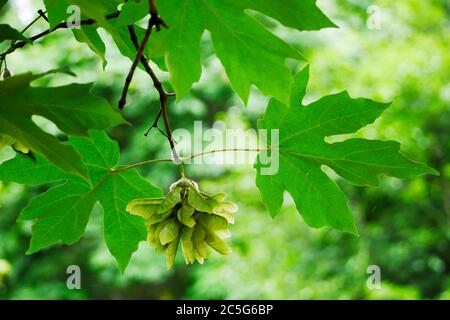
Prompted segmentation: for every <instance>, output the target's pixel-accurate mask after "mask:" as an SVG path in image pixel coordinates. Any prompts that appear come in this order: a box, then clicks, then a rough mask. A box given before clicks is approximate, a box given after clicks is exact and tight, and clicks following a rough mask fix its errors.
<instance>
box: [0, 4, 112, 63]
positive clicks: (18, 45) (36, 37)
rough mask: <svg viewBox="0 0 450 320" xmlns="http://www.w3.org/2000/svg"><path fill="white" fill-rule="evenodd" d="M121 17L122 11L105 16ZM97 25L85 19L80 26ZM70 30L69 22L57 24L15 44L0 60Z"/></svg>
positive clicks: (106, 17) (93, 21)
mask: <svg viewBox="0 0 450 320" xmlns="http://www.w3.org/2000/svg"><path fill="white" fill-rule="evenodd" d="M119 15H120V11H116V12H113V13H111V14H108V15H107V16H105V19H106V20H110V19H115V18H117V17H118V16H119ZM96 23H97V21H96V20H94V19H84V20H81V21H80V25H82V26H87V25H93V24H96ZM70 28H71V27H69V26H68V25H67V22H65V21H64V22H61V23H59V24H57V25H56V26H55V27H53V28H50V29H47V30H45V31H43V32H41V33H38V34H36V35H34V36H32V37H30V38H28V40H27V41H19V42H16V43H14V44H13V45H11V46H10V47H9V48H8V49H7V50H6V51H5V52H3V53H2V54H0V59H3V58H5V57H6V56H7V55H8V54H10V53H13V52H14V51H16V50H17V49H20V48H23V47H25V46H26V45H27V44H29V43H32V42H34V41H36V40H39V39H41V38H43V37H45V36H46V35H49V34H50V33H53V32H54V31H56V30H59V29H70Z"/></svg>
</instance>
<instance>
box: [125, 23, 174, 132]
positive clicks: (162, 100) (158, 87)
mask: <svg viewBox="0 0 450 320" xmlns="http://www.w3.org/2000/svg"><path fill="white" fill-rule="evenodd" d="M128 33H129V34H130V39H131V42H132V43H133V45H134V47H135V48H136V50H138V49H139V43H138V39H137V35H136V30H135V28H134V26H133V25H129V26H128ZM141 64H142V65H143V66H144V69H145V71H146V72H147V74H148V75H149V76H150V78H151V79H152V81H153V86H154V87H155V88H156V90H157V91H158V94H159V100H160V107H159V112H158V115H157V116H156V118H155V120H154V121H153V123H152V125H151V127H150V128H149V129H148V131H147V132H146V133H145V136H148V134H149V133H150V131H151V130H152V129H153V128H156V129H158V131H159V132H161V133H162V134H163V135H164V136H165V137H167V134H166V133H164V132H163V131H162V130H161V129H160V128H159V127H158V122H159V119H160V117H161V109H162V108H161V106H162V105H164V107H165V106H166V105H167V99H168V98H169V97H173V96H175V94H174V93H170V92H166V91H165V90H164V87H163V85H162V83H161V81H160V80H159V79H158V77H157V76H156V74H155V72H154V71H153V69H152V68H151V67H150V65H149V63H148V61H147V59H146V58H145V56H144V55H143V56H142V57H141Z"/></svg>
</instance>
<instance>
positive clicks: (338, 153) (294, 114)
mask: <svg viewBox="0 0 450 320" xmlns="http://www.w3.org/2000/svg"><path fill="white" fill-rule="evenodd" d="M308 78H309V71H308V68H305V69H304V70H303V71H302V72H300V73H299V74H298V75H297V76H296V77H295V80H294V82H293V84H292V88H291V97H290V104H289V105H285V104H283V103H281V102H279V101H277V100H275V99H272V100H271V102H270V104H269V106H268V108H267V111H266V114H265V116H264V118H263V119H262V120H261V121H260V122H259V128H260V129H279V143H278V144H276V143H272V142H270V141H269V144H270V145H271V148H272V152H279V170H278V172H277V173H276V174H275V175H263V174H262V168H264V167H266V165H264V164H263V161H262V160H261V156H259V157H258V159H257V163H256V165H255V166H256V168H257V177H256V184H257V186H258V188H259V190H260V192H261V196H262V199H263V202H264V203H265V204H266V206H267V208H268V210H269V212H270V213H271V215H272V216H275V215H276V214H277V213H278V212H279V210H280V208H281V206H282V204H283V193H284V191H288V192H289V193H290V195H291V196H292V198H293V199H294V201H295V204H296V207H297V209H298V211H299V212H300V213H301V214H302V216H303V218H304V220H305V222H306V223H307V224H309V225H310V226H313V227H317V228H318V227H323V226H330V227H333V228H336V229H339V230H342V231H347V232H351V233H357V231H356V226H355V221H354V218H353V215H352V213H351V211H350V209H349V207H348V204H347V198H346V196H345V194H344V193H343V192H342V191H341V190H340V188H339V187H338V186H337V184H336V183H335V182H334V181H332V180H331V179H330V178H329V177H328V176H327V175H326V174H325V173H324V172H323V171H322V169H321V166H323V165H325V166H328V167H330V168H331V169H333V170H334V171H335V172H336V173H337V174H338V175H340V176H341V177H342V178H343V179H345V180H347V181H348V182H350V183H352V184H354V185H358V186H376V185H378V178H379V176H380V175H386V176H392V177H398V178H404V179H406V178H414V177H416V176H418V175H422V174H427V173H429V174H438V173H437V172H436V171H435V170H433V169H431V168H429V167H427V166H426V165H425V164H422V163H418V162H414V161H411V160H409V159H408V158H406V157H405V156H404V155H402V154H401V153H400V152H399V150H400V144H399V143H397V142H394V141H378V140H365V139H348V140H345V141H343V142H337V143H327V142H325V137H329V136H334V135H341V134H348V133H353V132H356V131H357V130H359V129H360V128H362V127H364V126H366V125H368V124H370V123H372V122H373V121H375V120H376V119H377V118H378V117H379V116H380V115H381V114H382V113H383V111H384V110H385V109H386V108H387V107H388V104H383V103H377V102H374V101H371V100H367V99H352V98H350V96H349V95H348V94H347V93H346V92H342V93H339V94H335V95H331V96H327V97H324V98H322V99H320V100H318V101H316V102H313V103H311V104H310V105H307V106H303V105H302V104H301V101H302V100H303V97H304V95H305V92H306V86H307V82H308Z"/></svg>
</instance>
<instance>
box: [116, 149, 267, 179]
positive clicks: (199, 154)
mask: <svg viewBox="0 0 450 320" xmlns="http://www.w3.org/2000/svg"><path fill="white" fill-rule="evenodd" d="M270 150H271V148H270V147H268V148H256V149H250V148H232V149H216V150H210V151H205V152H200V153H196V154H193V155H191V156H188V157H183V158H178V159H173V158H170V159H169V158H167V159H151V160H147V161H142V162H138V163H135V164H132V165H129V166H126V167H123V168H121V169H116V168H111V169H110V172H111V173H121V172H124V171H128V170H131V169H135V168H137V167H142V166H145V165H147V164H154V163H162V162H178V161H181V162H182V163H183V162H185V161H190V160H193V159H195V158H198V157H202V156H206V155H210V154H215V153H222V152H264V151H270Z"/></svg>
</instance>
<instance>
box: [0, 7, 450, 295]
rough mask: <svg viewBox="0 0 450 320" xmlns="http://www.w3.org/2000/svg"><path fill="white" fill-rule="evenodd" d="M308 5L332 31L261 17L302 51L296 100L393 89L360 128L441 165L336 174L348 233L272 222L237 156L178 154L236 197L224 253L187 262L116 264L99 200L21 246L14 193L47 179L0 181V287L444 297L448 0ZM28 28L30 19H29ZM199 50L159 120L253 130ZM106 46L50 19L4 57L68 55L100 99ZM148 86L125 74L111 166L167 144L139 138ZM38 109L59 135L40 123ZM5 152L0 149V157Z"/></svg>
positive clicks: (149, 170)
mask: <svg viewBox="0 0 450 320" xmlns="http://www.w3.org/2000/svg"><path fill="white" fill-rule="evenodd" d="M12 2H13V4H16V3H18V2H14V1H12ZM29 3H30V6H29V7H28V8H27V9H26V10H25V9H23V8H22V10H21V11H22V15H20V16H19V17H16V15H15V12H16V11H17V10H18V9H19V8H14V10H12V9H11V8H10V9H9V10H5V12H4V13H3V16H1V17H0V19H1V20H2V21H3V20H4V21H7V22H8V23H10V24H11V25H13V26H15V27H17V28H18V29H20V28H21V27H22V26H24V25H26V23H28V22H29V21H30V17H33V16H34V14H35V12H36V10H37V9H39V8H38V7H37V5H38V4H39V1H30V2H29ZM318 4H319V6H320V7H321V8H322V9H323V10H324V12H325V13H326V14H327V15H328V16H329V17H330V18H332V20H333V21H334V22H336V24H337V25H339V26H340V27H341V28H340V29H337V30H330V29H326V30H322V31H320V32H311V33H307V32H304V33H300V32H294V31H290V30H287V29H285V28H283V27H280V26H279V25H277V24H275V23H274V22H273V21H272V20H270V21H265V22H266V23H267V24H269V25H271V26H272V27H273V28H274V30H275V31H276V32H277V34H280V35H282V37H283V38H286V39H289V41H290V42H292V43H295V44H296V45H297V46H298V47H299V48H301V49H302V52H305V53H306V58H307V59H308V60H309V62H310V63H311V79H310V87H309V92H308V94H307V100H311V101H312V100H314V99H316V98H318V97H320V96H323V95H326V94H329V93H330V92H333V91H336V92H337V91H341V90H348V91H349V92H350V94H351V95H352V96H354V97H359V96H364V97H369V98H373V99H375V100H379V101H391V100H393V101H394V103H393V105H392V106H391V107H390V108H389V109H388V110H387V112H385V113H384V115H383V117H382V118H381V119H380V120H378V121H377V122H376V123H375V124H374V125H372V126H369V127H367V128H366V129H364V130H362V131H360V132H359V135H360V136H361V137H366V138H380V139H387V138H389V139H395V140H398V141H400V142H401V143H402V145H403V151H404V152H405V153H406V154H408V155H410V156H411V157H413V158H414V159H417V160H420V161H423V162H426V163H428V164H429V165H430V166H432V167H434V168H436V169H437V170H438V171H440V172H441V176H440V177H434V176H424V177H421V178H417V179H415V180H412V181H400V180H396V179H387V178H383V179H382V184H381V186H380V187H379V188H356V187H351V186H349V185H348V184H346V183H343V184H342V185H341V186H342V188H344V190H345V192H346V193H347V194H348V195H349V197H350V202H351V206H352V208H353V209H354V211H355V212H356V215H357V223H358V227H359V232H360V235H361V236H360V237H359V238H357V237H354V236H352V235H348V234H343V233H341V232H338V231H333V230H329V229H321V230H315V229H312V228H310V227H307V226H306V225H305V224H304V223H303V221H302V218H301V217H300V215H299V214H298V213H297V212H296V210H295V207H294V204H293V202H292V201H288V203H287V204H286V205H285V206H284V207H283V209H282V212H281V214H280V215H278V216H277V217H276V218H275V219H274V220H272V219H271V218H270V216H269V214H268V213H267V211H266V209H265V208H264V206H263V204H262V202H261V199H260V195H259V192H258V190H257V189H256V186H255V184H254V175H255V173H254V170H253V169H252V168H251V167H250V166H238V167H219V166H190V167H189V168H188V175H189V176H190V177H192V178H194V179H196V180H198V181H199V182H200V186H201V187H202V189H204V190H205V191H208V192H210V193H215V192H219V191H226V192H227V193H228V194H229V198H230V199H231V200H232V201H234V202H236V203H237V204H238V205H239V207H240V210H239V213H238V216H237V223H236V225H235V226H233V227H232V232H233V238H232V241H231V246H232V248H233V249H234V253H233V255H231V256H230V257H222V256H219V255H214V256H213V257H212V258H211V259H210V260H208V261H207V262H206V263H205V265H203V266H200V265H194V266H191V267H185V266H184V262H183V261H182V259H177V261H176V264H175V267H174V269H172V270H171V271H167V270H166V268H165V260H164V256H163V255H157V254H156V253H155V252H154V251H153V249H151V248H149V246H148V245H147V244H146V243H142V244H141V246H140V249H139V251H138V252H137V253H136V254H134V256H133V257H132V260H131V262H130V265H129V267H128V269H127V271H126V273H125V275H121V274H120V271H119V270H118V268H117V266H116V262H115V261H114V260H113V258H112V257H111V255H110V254H109V253H108V252H107V249H106V246H105V244H104V242H103V240H102V239H101V236H100V235H101V234H102V226H101V214H100V209H99V208H97V210H95V212H94V213H93V219H92V221H91V222H90V224H89V226H88V230H87V234H86V235H85V236H84V237H83V238H82V239H81V241H80V242H78V243H77V244H75V245H73V246H70V247H66V246H65V247H53V248H50V249H48V250H44V251H42V252H39V253H37V254H34V255H31V256H25V255H24V252H25V251H26V249H27V247H28V240H29V236H30V229H31V228H30V224H28V223H20V224H17V223H16V219H17V217H18V214H19V212H20V210H21V209H22V208H23V207H24V206H25V205H26V203H27V202H28V200H29V199H30V198H31V197H32V196H33V195H35V194H37V193H39V192H42V191H43V190H45V187H38V188H36V187H24V186H21V185H17V184H10V183H8V184H0V298H10V299H43V298H47V299H57V298H63V299H66V298H67V299H72V298H83V299H89V298H90V299H98V298H113V299H115V298H125V299H127V298H156V299H171V298H188V299H196V298H227V299H246V298H247V299H248V298H261V299H319V298H323V299H345V298H358V299H374V298H385V299H401V298H410V299H418V298H442V299H446V298H450V289H449V288H450V223H449V222H450V161H449V158H450V130H449V128H450V108H449V105H450V55H449V54H448V53H449V52H450V19H449V17H450V4H449V3H448V1H446V0H429V1H423V0H405V1H387V0H378V1H361V0H358V1H356V0H353V1H352V0H346V1H337V0H334V1H319V2H318ZM373 4H376V5H378V6H379V8H380V10H381V17H382V24H381V29H380V30H370V29H369V28H367V25H366V22H367V19H368V13H367V8H368V6H370V5H373ZM27 13H29V14H30V16H26V14H27ZM22 18H23V20H21V19H22ZM33 28H35V31H39V30H41V28H42V25H41V26H40V25H39V24H37V25H36V26H35V27H33ZM105 38H106V40H108V36H106V37H105ZM108 47H110V46H108ZM0 49H2V50H3V48H0ZM0 51H1V50H0ZM202 51H203V53H204V57H203V61H204V68H206V71H205V72H204V74H203V76H202V80H201V82H200V83H199V84H198V85H196V86H195V88H194V90H193V91H192V92H191V93H190V94H189V95H188V96H187V97H186V98H184V99H182V100H181V101H180V102H179V103H177V104H171V105H170V106H169V110H170V117H171V119H172V125H173V127H175V128H181V127H183V128H189V127H190V126H192V123H193V121H194V120H196V119H204V120H205V121H204V125H205V126H212V125H214V124H215V123H217V122H218V121H222V122H225V123H226V124H227V126H229V127H241V128H254V127H255V126H256V120H257V119H258V118H261V116H262V115H263V113H264V111H265V110H264V109H265V106H266V105H267V99H266V98H265V97H263V96H261V95H260V94H258V93H257V92H256V91H254V92H252V95H251V98H250V102H249V106H248V107H244V106H243V105H242V102H241V101H240V100H239V98H238V97H237V96H236V95H235V94H234V93H233V92H232V90H231V89H230V86H229V85H228V83H227V82H226V80H225V76H224V72H223V70H222V67H220V64H219V63H218V62H217V59H216V58H214V57H212V56H211V51H212V49H211V47H210V45H209V44H208V43H207V42H205V43H204V44H203V48H202ZM106 54H107V57H108V59H107V60H108V61H110V63H109V64H108V66H107V67H106V71H105V72H103V71H102V61H100V59H98V57H96V56H94V55H93V54H92V53H91V52H90V51H89V49H88V48H87V47H86V46H85V45H83V44H80V43H78V42H76V41H75V40H74V39H73V37H72V36H71V35H70V34H69V33H68V32H67V31H66V32H64V31H63V32H58V33H55V34H52V35H51V36H49V37H47V38H45V39H44V40H43V41H42V42H40V43H39V44H35V45H33V46H29V47H28V48H26V49H23V50H18V51H17V52H16V53H14V54H13V55H11V56H10V57H9V58H8V65H9V67H10V69H11V71H12V72H13V73H15V74H17V73H21V72H26V71H33V72H35V73H39V72H44V71H46V70H49V69H53V68H57V67H63V66H67V65H69V66H70V67H71V69H72V70H73V71H74V72H75V73H76V74H77V75H78V79H77V81H80V82H90V81H96V84H95V93H96V94H98V95H102V96H104V97H106V98H107V99H109V100H111V102H112V103H113V104H114V103H115V102H116V101H117V99H118V94H119V92H120V89H121V86H122V85H123V77H124V74H126V72H127V70H128V68H129V61H127V60H126V59H125V58H123V57H122V56H121V55H120V54H119V53H118V52H117V51H115V49H112V50H107V52H106ZM97 79H98V81H97ZM39 81H40V83H41V84H43V85H63V84H67V83H69V82H71V81H72V79H71V78H70V77H69V76H66V75H59V76H58V77H51V78H43V79H41V80H39ZM151 88H152V87H151V83H150V82H149V80H148V78H147V77H146V76H145V75H144V74H143V73H142V72H139V74H137V76H136V79H135V81H134V82H133V85H132V88H131V89H132V92H131V96H130V98H129V106H128V107H127V108H126V110H125V113H126V117H127V119H129V120H130V122H132V124H133V126H132V127H128V126H120V127H118V128H116V129H114V130H112V131H111V132H110V135H111V136H112V137H114V138H115V139H117V140H118V141H119V143H120V146H121V154H122V160H123V163H133V162H136V161H139V160H144V159H149V158H155V157H159V156H162V155H164V154H165V153H166V152H167V141H166V140H165V138H164V137H162V136H161V135H159V134H158V133H157V132H156V131H154V132H152V134H151V135H150V136H149V137H144V135H143V134H144V132H145V131H146V129H147V127H148V126H149V125H150V124H151V122H152V120H153V115H154V114H156V112H157V108H158V101H157V96H156V93H155V92H154V90H153V89H151ZM149 101H150V102H149ZM36 121H37V122H39V123H40V124H41V125H42V126H44V127H45V128H46V129H47V130H49V131H51V132H57V131H56V129H55V128H54V127H53V126H52V125H51V124H50V123H48V122H45V121H44V120H42V119H36ZM12 156H13V153H12V151H11V150H7V149H5V150H4V151H2V152H1V153H0V161H3V160H6V159H8V158H10V157H12ZM140 172H141V173H142V174H143V175H144V176H146V177H148V178H149V179H150V180H151V181H152V183H153V184H155V185H159V186H164V187H165V188H167V187H168V186H169V184H170V183H171V182H173V181H174V180H175V179H176V178H177V171H176V167H175V166H173V165H169V164H167V165H166V164H160V165H157V166H152V167H150V166H149V167H145V168H142V169H141V170H140ZM179 258H181V257H179ZM72 264H76V265H79V266H80V267H81V269H82V287H83V289H82V290H80V291H76V290H75V291H70V290H68V289H67V288H66V277H67V275H66V273H65V271H66V268H67V266H68V265H72ZM369 265H379V266H380V268H381V271H382V289H381V290H369V289H368V288H367V286H366V280H367V277H368V275H367V274H366V270H367V267H368V266H369Z"/></svg>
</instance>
